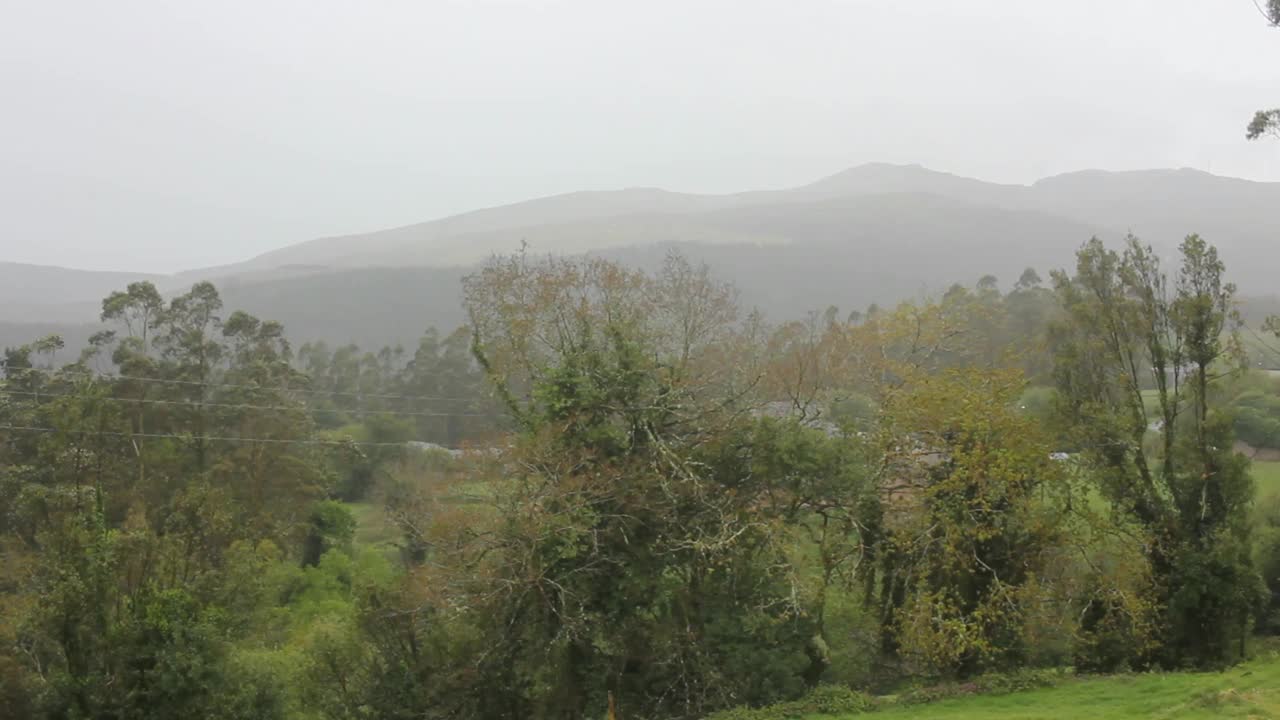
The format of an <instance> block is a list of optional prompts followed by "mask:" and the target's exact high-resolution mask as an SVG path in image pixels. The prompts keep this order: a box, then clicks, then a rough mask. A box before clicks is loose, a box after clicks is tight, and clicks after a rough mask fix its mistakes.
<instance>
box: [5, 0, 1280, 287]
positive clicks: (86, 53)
mask: <svg viewBox="0 0 1280 720" xmlns="http://www.w3.org/2000/svg"><path fill="white" fill-rule="evenodd" d="M0 93H2V94H0V97H3V103H2V104H0V261H12V262H29V263H41V264H55V265H63V266H69V267H78V268H86V269H115V270H131V271H149V272H172V271H178V270H183V269H191V268H196V267H204V266H210V265H218V264H224V263H230V262H236V261H240V260H244V259H247V258H249V257H252V256H254V255H257V254H259V253H262V252H265V251H267V250H271V249H274V248H278V247H283V246H286V245H289V244H293V243H296V242H300V241H304V240H308V239H311V238H315V237H322V236H329V235H339V234H346V233H355V232H361V231H370V230H376V229H381V228H387V227H395V226H399V225H405V224H410V223H415V222H421V221H425V220H430V219H434V218H437V217H441V216H445V215H449V214H453V213H457V212H462V211H466V210H470V209H475V208H478V207H487V206H493V205H501V204H504V203H508V202H514V201H518V200H523V199H528V198H531V197H538V196H544V195H551V194H555V193H560V192H568V191H573V190H583V189H615V188H623V187H638V186H656V187H663V188H666V189H670V190H679V191H687V192H732V191H739V190H747V189H765V188H780V187H787V186H794V185H799V184H803V183H806V182H809V181H812V180H815V179H817V178H819V177H822V176H825V175H829V174H832V173H834V172H837V171H839V170H842V169H845V168H847V167H851V166H854V165H859V164H862V163H866V162H893V163H918V164H921V165H924V166H926V167H929V168H932V169H936V170H943V171H947V172H953V173H957V174H961V175H968V176H972V177H978V178H981V179H984V180H992V181H1000V182H1019V183H1026V182H1032V181H1034V180H1036V179H1038V178H1041V177H1045V176H1049V175H1053V174H1058V173H1062V172H1069V171H1072V170H1079V169H1085V168H1102V169H1109V170H1126V169H1145V168H1154V167H1195V168H1199V169H1202V170H1208V171H1210V172H1213V173H1216V174H1220V175H1232V176H1237V177H1244V178H1251V179H1256V180H1267V181H1280V143H1264V142H1255V143H1249V142H1246V141H1245V140H1244V137H1243V135H1244V132H1243V131H1244V125H1245V124H1246V122H1247V121H1248V119H1249V118H1250V117H1251V116H1252V113H1253V112H1254V111H1255V110H1258V109H1260V108H1263V107H1274V106H1280V29H1272V28H1268V27H1267V26H1266V23H1265V21H1264V20H1263V18H1262V17H1261V16H1260V15H1259V13H1258V11H1257V9H1256V8H1255V7H1254V6H1253V5H1252V0H1214V1H1206V0H1075V1H1074V2H1047V1H1034V0H1030V1H1029V0H965V1H964V2H956V1H955V0H831V1H822V0H781V1H778V2H757V1H753V0H696V1H694V0H682V1H678V2H668V1H667V0H644V1H643V2H639V1H636V0H629V1H627V2H614V1H613V0H574V1H570V0H562V1H556V0H546V1H534V0H528V1H524V2H519V1H516V0H510V1H507V2H497V1H489V0H471V1H467V2H463V1H456V2H454V1H448V0H416V1H414V2H395V1H393V0H358V1H357V0H352V1H351V2H330V1H328V0H300V1H297V2H285V1H283V0H253V1H242V0H220V1H219V2H216V3H215V2H172V1H171V0H170V1H162V0H155V1H152V2H136V1H132V0H113V1H112V2H109V3H107V2H98V1H97V0H81V1H79V2H70V1H66V0H42V1H41V2H31V1H30V0H0Z"/></svg>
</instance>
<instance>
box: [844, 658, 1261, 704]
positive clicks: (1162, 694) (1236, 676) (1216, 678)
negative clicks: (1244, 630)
mask: <svg viewBox="0 0 1280 720" xmlns="http://www.w3.org/2000/svg"><path fill="white" fill-rule="evenodd" d="M849 717H858V718H867V719H868V720H871V719H876V718H884V719H885V720H893V719H894V718H929V719H930V720H934V719H936V720H978V718H982V719H983V720H988V719H989V720H1050V719H1052V720H1077V719H1078V720H1086V719H1087V720H1130V719H1136V718H1143V719H1147V718H1150V719H1152V720H1155V719H1159V720H1184V719H1186V720H1199V719H1201V718H1280V656H1278V655H1276V654H1275V653H1272V654H1271V655H1270V656H1269V657H1268V658H1266V659H1260V660H1255V661H1253V662H1250V663H1246V664H1244V665H1240V666H1237V667H1234V668H1232V669H1230V670H1228V671H1226V672H1211V673H1164V674H1145V675H1131V676H1116V677H1105V678H1085V679H1079V680H1071V681H1068V682H1066V683H1064V684H1062V685H1059V686H1057V687H1052V688H1046V689H1043V690H1028V691H1025V692H1018V693H1010V694H1007V695H990V696H971V697H966V698H959V699H954V700H944V701H940V702H936V703H930V704H927V705H905V706H898V707H892V706H891V707H886V708H884V709H882V710H879V711H877V712H875V713H873V714H869V715H858V716H849Z"/></svg>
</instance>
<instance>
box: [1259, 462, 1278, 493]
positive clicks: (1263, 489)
mask: <svg viewBox="0 0 1280 720" xmlns="http://www.w3.org/2000/svg"><path fill="white" fill-rule="evenodd" d="M1252 473H1253V482H1254V483H1255V484H1256V485H1257V496H1258V499H1262V498H1265V497H1270V496H1273V495H1280V462H1274V461H1273V462H1262V461H1257V460H1255V461H1254V463H1253V467H1252Z"/></svg>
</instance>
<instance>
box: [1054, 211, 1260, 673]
mask: <svg viewBox="0 0 1280 720" xmlns="http://www.w3.org/2000/svg"><path fill="white" fill-rule="evenodd" d="M1181 254H1182V263H1181V267H1180V270H1179V272H1178V274H1177V276H1176V278H1175V279H1174V280H1173V281H1170V280H1169V279H1168V278H1167V277H1166V275H1165V274H1164V272H1163V271H1162V270H1161V268H1160V265H1159V260H1158V259H1157V257H1156V255H1155V254H1154V253H1153V252H1152V250H1151V249H1150V248H1149V247H1147V246H1144V245H1142V244H1140V243H1139V242H1138V241H1137V240H1136V239H1133V238H1130V240H1129V242H1128V243H1127V245H1126V247H1125V249H1124V251H1123V252H1116V251H1112V250H1108V249H1107V248H1106V247H1105V246H1104V245H1103V244H1102V243H1101V242H1100V241H1098V240H1094V241H1092V242H1090V243H1089V244H1088V245H1086V246H1085V247H1084V248H1083V249H1082V250H1081V251H1080V252H1079V254H1078V261H1077V268H1076V273H1075V275H1074V276H1068V275H1067V274H1066V273H1056V274H1055V276H1054V284H1055V288H1056V291H1057V293H1058V295H1059V298H1060V301H1061V303H1062V305H1063V308H1064V310H1065V318H1064V320H1063V321H1062V322H1061V323H1059V324H1058V325H1056V326H1055V329H1054V344H1055V347H1056V351H1057V357H1058V363H1057V367H1056V369H1055V376H1056V381H1057V386H1058V391H1059V393H1058V397H1059V398H1060V399H1061V401H1062V402H1061V403H1060V410H1061V412H1062V418H1063V420H1064V423H1065V424H1066V425H1067V426H1068V427H1071V428H1074V436H1075V439H1076V444H1077V445H1078V446H1079V447H1082V448H1085V449H1086V452H1085V453H1084V455H1083V457H1084V458H1086V462H1087V464H1088V467H1089V470H1090V471H1091V472H1092V473H1093V475H1094V477H1095V478H1096V481H1097V483H1098V486H1099V489H1100V491H1101V492H1102V493H1103V495H1104V496H1105V497H1106V498H1107V499H1108V500H1109V501H1110V502H1111V503H1112V504H1113V505H1114V506H1115V507H1116V509H1117V510H1119V511H1120V512H1122V513H1125V514H1126V515H1127V516H1128V517H1130V518H1132V519H1133V520H1134V521H1136V522H1137V523H1139V524H1140V525H1141V526H1142V527H1143V528H1144V530H1145V533H1146V536H1147V542H1146V544H1145V545H1144V547H1145V548H1146V552H1147V559H1148V562H1149V563H1150V567H1151V571H1152V573H1153V576H1154V586H1153V597H1152V600H1153V602H1154V604H1155V605H1156V606H1157V607H1159V608H1160V609H1161V611H1162V612H1163V613H1164V618H1163V622H1162V623H1161V624H1162V625H1163V633H1162V637H1161V638H1160V641H1161V642H1160V647H1159V650H1158V651H1157V652H1156V653H1155V655H1154V656H1152V657H1148V658H1146V659H1147V660H1148V661H1150V660H1158V661H1160V662H1162V663H1165V664H1168V665H1174V666H1180V665H1183V664H1188V663H1190V664H1196V665H1216V664H1220V663H1224V662H1230V661H1232V660H1235V659H1239V658H1240V656H1241V655H1242V651H1243V649H1244V646H1245V638H1246V636H1247V634H1248V632H1249V627H1250V623H1251V619H1252V615H1253V613H1254V611H1255V610H1256V608H1257V607H1258V605H1259V602H1260V597H1259V593H1260V587H1261V586H1260V582H1259V579H1258V576H1257V574H1256V571H1255V570H1254V568H1253V566H1252V556H1251V549H1250V548H1251V541H1250V538H1249V533H1250V523H1249V520H1248V517H1249V506H1250V503H1251V502H1252V499H1253V487H1252V482H1251V479H1250V477H1249V474H1248V464H1247V461H1245V460H1244V459H1243V458H1242V457H1240V456H1237V455H1235V454H1234V451H1233V449H1232V447H1233V444H1234V437H1233V431H1232V425H1231V422H1230V420H1229V418H1228V417H1227V416H1226V415H1225V414H1224V413H1223V412H1222V411H1221V410H1220V409H1219V408H1218V407H1217V406H1216V405H1215V404H1214V403H1213V398H1214V397H1215V396H1216V395H1217V394H1218V392H1219V389H1220V388H1221V386H1222V376H1223V375H1224V374H1229V373H1230V371H1232V370H1234V369H1235V368H1236V367H1238V366H1239V362H1240V359H1241V354H1242V353H1241V348H1240V345H1239V342H1238V336H1237V328H1238V326H1239V317H1238V315H1237V314H1236V311H1235V305H1234V294H1235V288H1234V286H1232V285H1230V284H1229V283H1226V282H1224V280H1223V273H1224V268H1223V264H1222V262H1221V261H1220V260H1219V259H1218V255H1217V251H1216V250H1215V249H1214V248H1213V247H1212V246H1210V245H1208V244H1207V243H1205V242H1204V241H1203V240H1202V239H1200V238H1199V237H1197V236H1194V235H1193V236H1190V237H1188V238H1187V239H1186V240H1185V241H1184V242H1183V244H1182V246H1181ZM1224 371H1226V372H1225V373H1224ZM1148 378H1151V379H1152V381H1153V382H1154V384H1155V388H1154V393H1153V395H1154V398H1153V399H1154V409H1155V413H1154V415H1155V416H1154V417H1152V416H1151V410H1150V405H1149V402H1148V398H1147V397H1146V396H1145V395H1144V393H1143V388H1144V387H1145V383H1146V381H1147V379H1148ZM1153 427H1154V428H1158V430H1157V432H1156V434H1157V437H1156V438H1154V439H1153V440H1149V437H1148V433H1150V432H1151V428H1153Z"/></svg>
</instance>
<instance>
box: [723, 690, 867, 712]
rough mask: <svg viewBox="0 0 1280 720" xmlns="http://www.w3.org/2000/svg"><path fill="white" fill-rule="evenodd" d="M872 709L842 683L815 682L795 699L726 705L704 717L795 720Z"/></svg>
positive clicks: (860, 696)
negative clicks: (755, 704) (736, 706)
mask: <svg viewBox="0 0 1280 720" xmlns="http://www.w3.org/2000/svg"><path fill="white" fill-rule="evenodd" d="M875 709H876V702H875V700H874V699H873V698H871V697H870V696H868V695H865V694H863V693H860V692H857V691H854V690H851V689H849V688H847V687H845V686H843V685H819V686H818V687H816V688H813V689H812V690H810V691H809V692H808V693H806V694H805V696H804V697H802V698H800V699H798V700H790V701H787V702H781V703H774V704H772V705H766V706H764V707H759V708H749V707H738V708H730V709H728V710H721V711H719V712H716V713H712V714H711V715H708V716H707V718H706V720H799V719H800V718H806V717H810V716H813V715H842V716H848V715H859V714H861V713H866V712H871V711H872V710H875Z"/></svg>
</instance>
